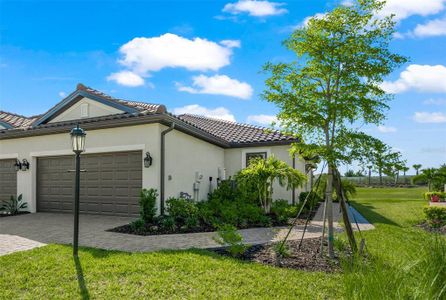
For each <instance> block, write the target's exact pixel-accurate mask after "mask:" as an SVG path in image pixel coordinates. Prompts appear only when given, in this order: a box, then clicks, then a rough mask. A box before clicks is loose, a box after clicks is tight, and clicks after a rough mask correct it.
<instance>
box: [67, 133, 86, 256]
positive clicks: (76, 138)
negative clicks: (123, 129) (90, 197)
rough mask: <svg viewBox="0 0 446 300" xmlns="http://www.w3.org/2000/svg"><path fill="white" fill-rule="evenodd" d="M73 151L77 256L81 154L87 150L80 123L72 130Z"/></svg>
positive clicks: (74, 241)
mask: <svg viewBox="0 0 446 300" xmlns="http://www.w3.org/2000/svg"><path fill="white" fill-rule="evenodd" d="M70 135H71V144H72V146H73V152H74V153H75V154H76V176H75V187H74V234H73V255H74V256H77V248H78V241H79V191H80V172H81V158H80V155H81V153H82V152H84V151H85V136H86V133H85V131H84V130H83V129H82V128H80V127H79V124H78V125H77V126H76V127H75V128H73V129H72V130H71V132H70Z"/></svg>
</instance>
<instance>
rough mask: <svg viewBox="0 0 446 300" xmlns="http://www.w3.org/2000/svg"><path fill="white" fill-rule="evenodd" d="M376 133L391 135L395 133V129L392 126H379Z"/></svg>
mask: <svg viewBox="0 0 446 300" xmlns="http://www.w3.org/2000/svg"><path fill="white" fill-rule="evenodd" d="M378 131H379V132H382V133H393V132H396V128H395V127H392V126H384V125H379V126H378Z"/></svg>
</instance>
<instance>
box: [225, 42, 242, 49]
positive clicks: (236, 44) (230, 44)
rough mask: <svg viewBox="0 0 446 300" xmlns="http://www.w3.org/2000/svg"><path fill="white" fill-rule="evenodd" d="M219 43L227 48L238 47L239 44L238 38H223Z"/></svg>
mask: <svg viewBox="0 0 446 300" xmlns="http://www.w3.org/2000/svg"><path fill="white" fill-rule="evenodd" d="M220 44H222V45H223V46H225V47H228V48H240V46H241V45H240V41H239V40H223V41H220Z"/></svg>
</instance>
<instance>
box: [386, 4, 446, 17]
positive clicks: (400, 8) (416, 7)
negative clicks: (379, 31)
mask: <svg viewBox="0 0 446 300" xmlns="http://www.w3.org/2000/svg"><path fill="white" fill-rule="evenodd" d="M445 3H446V0H423V1H420V0H387V2H386V4H385V6H384V8H383V10H382V11H381V12H380V13H379V16H387V15H390V14H395V20H396V21H400V20H403V19H406V18H408V17H410V16H413V15H421V16H428V15H433V14H437V13H439V12H440V11H442V10H443V9H444V7H445Z"/></svg>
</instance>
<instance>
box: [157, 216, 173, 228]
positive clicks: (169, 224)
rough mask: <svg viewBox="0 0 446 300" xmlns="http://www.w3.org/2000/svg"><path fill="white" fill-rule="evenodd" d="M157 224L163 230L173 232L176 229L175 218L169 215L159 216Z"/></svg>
mask: <svg viewBox="0 0 446 300" xmlns="http://www.w3.org/2000/svg"><path fill="white" fill-rule="evenodd" d="M158 226H159V228H160V229H161V231H164V232H174V231H175V229H176V224H175V220H174V218H172V217H171V216H160V217H159V219H158Z"/></svg>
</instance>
